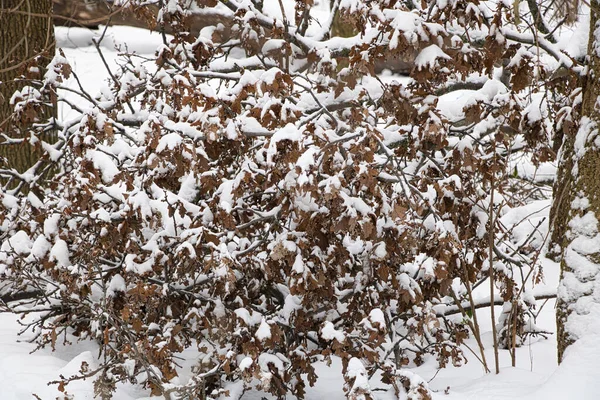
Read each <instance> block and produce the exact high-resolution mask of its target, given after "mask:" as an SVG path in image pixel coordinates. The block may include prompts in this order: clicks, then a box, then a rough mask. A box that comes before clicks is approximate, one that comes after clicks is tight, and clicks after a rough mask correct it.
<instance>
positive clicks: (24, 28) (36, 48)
mask: <svg viewBox="0 0 600 400" xmlns="http://www.w3.org/2000/svg"><path fill="white" fill-rule="evenodd" d="M51 7H52V2H51V0H0V27H2V28H1V29H0V133H2V134H3V135H6V137H9V138H11V139H25V140H23V141H22V142H21V143H19V144H11V145H7V144H6V137H0V157H2V158H3V159H4V161H5V163H6V164H5V165H6V166H8V167H9V168H11V169H16V170H17V171H18V172H24V171H26V170H28V169H29V168H30V167H31V166H32V165H34V163H36V162H37V161H38V160H39V158H40V155H41V152H40V151H36V150H35V147H34V146H32V145H31V143H30V140H31V137H30V133H29V131H25V130H24V129H23V130H22V129H20V127H19V126H20V124H18V123H17V122H16V121H15V120H14V119H13V118H12V114H13V109H14V106H13V105H11V104H10V99H11V97H12V96H13V94H14V93H15V91H17V90H22V89H23V88H24V87H25V86H35V83H34V81H36V80H37V81H39V79H41V78H42V77H43V74H44V69H43V67H44V66H45V65H47V62H48V61H49V58H51V57H52V56H53V55H54V45H55V42H54V28H53V25H52V19H51V15H50V13H51ZM38 86H39V85H38ZM44 100H45V101H49V99H44ZM54 113H55V107H52V106H49V105H43V106H41V107H40V109H39V110H36V115H35V117H32V118H33V121H29V122H34V123H35V122H42V121H43V120H45V119H47V118H49V117H52V116H53V115H54ZM42 139H43V140H51V138H49V137H48V136H46V137H44V138H42ZM34 142H35V141H34ZM32 143H33V142H32ZM37 148H38V149H39V145H37ZM0 165H1V163H0Z"/></svg>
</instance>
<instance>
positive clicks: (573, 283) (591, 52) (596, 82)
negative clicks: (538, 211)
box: [554, 0, 600, 362]
mask: <svg viewBox="0 0 600 400" xmlns="http://www.w3.org/2000/svg"><path fill="white" fill-rule="evenodd" d="M590 8H591V14H592V15H591V21H590V39H589V44H588V56H589V74H588V76H587V79H586V80H585V81H584V83H583V104H582V120H581V126H580V128H579V131H578V132H577V135H576V137H575V138H572V139H567V140H566V142H567V143H566V146H565V148H564V149H563V152H565V154H564V156H563V162H562V163H561V168H562V170H561V171H560V174H559V180H558V184H563V185H564V187H563V188H558V191H557V193H559V194H558V197H556V198H555V199H554V202H555V204H556V207H555V215H556V218H555V232H559V234H560V235H561V236H562V238H561V239H559V238H557V239H556V242H557V243H558V244H559V245H561V247H562V251H561V253H562V257H561V281H560V286H559V290H558V300H557V308H556V322H557V328H558V332H557V340H558V360H559V362H560V361H562V360H563V356H564V353H565V350H566V348H567V347H568V346H569V345H571V344H573V343H574V342H576V341H577V340H579V339H581V338H582V337H584V336H586V335H589V334H592V333H593V332H594V330H596V329H598V328H599V327H600V321H598V319H599V317H598V315H600V285H599V284H598V283H600V232H599V223H598V220H599V219H600V179H599V178H598V177H599V176H600V146H598V140H599V139H598V138H599V136H598V134H599V128H600V109H599V108H598V107H599V106H598V103H597V101H598V99H599V96H600V43H599V42H598V39H596V38H598V37H600V36H599V34H600V24H599V23H598V16H597V11H595V10H597V9H598V1H597V0H594V1H592V6H591V7H590ZM564 191H568V192H570V193H565V194H564V195H562V196H561V195H560V193H561V192H564ZM560 197H562V200H561V199H560Z"/></svg>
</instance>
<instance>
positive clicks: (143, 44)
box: [0, 27, 600, 400]
mask: <svg viewBox="0 0 600 400" xmlns="http://www.w3.org/2000/svg"><path fill="white" fill-rule="evenodd" d="M96 35H98V32H96V31H89V30H84V29H66V28H57V43H58V46H59V47H62V48H63V49H64V52H65V55H66V57H67V58H68V59H69V61H70V62H71V65H72V67H73V69H74V71H75V72H76V73H77V75H78V76H79V78H80V79H81V81H82V83H83V84H84V86H85V87H86V89H87V90H88V92H90V93H96V92H99V91H101V90H103V88H104V87H106V79H107V76H108V74H107V72H106V69H105V67H104V65H103V62H102V60H101V59H100V57H99V56H98V53H97V51H96V49H95V48H94V47H93V45H92V40H91V39H92V37H94V36H96ZM161 42H162V39H161V37H160V36H159V35H158V34H154V35H149V34H148V32H147V31H142V30H139V29H135V28H127V27H115V28H110V29H108V31H107V35H106V37H105V39H104V41H103V42H102V45H101V47H102V50H103V53H104V56H105V57H106V59H107V61H108V63H109V64H111V65H115V60H116V59H117V56H118V53H119V51H118V50H116V49H115V46H116V47H120V48H121V49H122V50H125V48H127V50H128V51H135V52H138V53H139V54H141V55H144V54H146V55H150V54H153V53H154V49H155V48H156V47H157V46H158V45H160V43H161ZM70 84H75V83H74V82H71V83H70ZM74 99H75V98H74ZM76 101H80V100H76ZM70 113H72V111H71V110H69V109H67V108H63V109H62V110H61V111H60V116H61V117H62V118H69V115H70ZM519 168H521V167H519ZM544 168H545V169H544V170H543V171H542V172H541V173H542V174H543V175H548V174H552V173H553V170H552V168H551V167H548V166H545V167H544ZM527 173H530V172H527ZM524 174H525V173H524ZM533 176H535V173H534V174H533ZM511 212H512V213H513V214H511V215H505V216H504V217H503V218H504V219H505V220H506V222H507V223H510V220H511V219H512V220H519V219H522V218H523V217H527V218H529V219H530V220H531V224H532V226H533V225H537V222H538V221H539V220H541V219H542V218H543V217H547V214H548V212H549V201H548V200H545V201H539V202H535V203H532V204H529V205H526V206H524V207H523V208H522V209H515V210H512V211H511ZM528 232H529V231H527V230H525V231H523V232H520V231H518V230H516V231H515V235H527V234H528ZM543 269H544V274H545V282H544V283H543V284H540V285H538V286H537V287H535V288H534V289H533V291H534V293H549V292H554V291H555V290H556V287H557V284H558V274H559V267H558V265H557V264H555V263H553V262H552V261H550V260H547V259H544V260H543ZM480 295H481V296H482V297H483V296H485V293H481V294H480ZM542 305H543V306H542ZM538 310H539V315H538V317H537V320H536V325H537V326H539V327H540V328H542V329H543V330H545V331H550V332H555V330H556V329H555V328H556V324H555V319H554V300H549V301H547V302H546V303H545V304H543V302H540V303H539V307H538ZM500 311H501V307H497V308H496V315H499V314H500ZM478 317H479V320H480V321H481V327H482V330H483V332H486V333H485V334H484V335H483V339H484V345H485V347H486V358H487V360H488V362H490V360H493V349H492V336H491V329H490V327H491V323H490V318H489V310H487V311H486V310H483V311H482V310H478ZM20 330H21V325H20V324H19V318H18V316H16V315H12V314H8V313H0V400H25V399H27V400H29V399H32V398H38V399H43V400H46V399H56V398H60V399H62V398H63V397H60V396H64V394H61V393H60V392H59V391H58V387H57V385H56V384H54V385H48V383H49V382H51V381H54V380H57V379H59V377H60V376H61V375H62V376H65V377H68V376H70V375H73V374H75V373H76V372H77V371H79V369H80V367H81V363H82V362H83V361H85V362H87V363H88V364H89V365H90V367H93V365H94V364H95V363H96V357H97V355H98V348H97V346H96V345H95V344H93V343H91V342H75V343H73V344H72V345H67V346H63V345H58V346H57V348H56V349H55V350H54V351H52V350H51V349H42V350H39V351H36V352H33V350H34V349H35V345H34V344H31V343H29V342H28V341H27V339H28V338H30V337H31V336H30V334H28V333H26V334H24V335H22V336H18V335H17V334H18V332H19V331H20ZM71 339H72V338H71ZM587 340H588V342H589V341H590V340H591V339H589V338H588V339H587ZM59 341H60V340H59ZM588 342H586V343H577V344H576V345H574V346H572V347H571V348H570V349H569V350H568V354H567V356H566V360H565V362H564V363H563V365H561V366H560V367H558V366H557V362H556V339H555V335H550V336H549V337H548V338H547V339H545V338H541V337H540V338H537V339H531V340H530V341H529V342H528V343H526V344H525V345H524V346H522V347H520V348H519V349H517V353H516V367H511V358H510V355H509V353H508V351H504V350H503V351H501V353H500V365H501V372H500V374H499V375H495V374H489V373H488V374H486V373H485V371H484V369H483V368H482V366H481V364H480V363H479V362H478V361H477V359H476V358H475V357H474V356H473V355H472V354H471V353H470V352H469V350H468V349H467V348H465V350H464V352H465V356H466V357H467V359H468V363H467V364H466V365H464V366H462V367H460V368H455V367H452V366H449V367H447V368H445V369H441V370H438V369H437V362H436V361H435V359H427V360H426V362H425V363H424V364H423V365H421V366H419V367H414V368H412V371H413V372H415V373H417V374H418V375H420V376H421V377H423V378H424V379H425V380H427V381H429V385H430V387H431V388H432V389H433V390H434V391H435V393H434V399H435V400H441V399H447V400H467V399H473V400H488V399H489V400H501V399H531V400H534V399H536V400H537V399H539V400H569V399H577V400H587V399H589V400H593V399H600V344H598V343H600V336H599V337H598V340H597V341H596V343H591V344H593V345H590V343H588ZM467 345H468V346H469V347H470V348H471V349H474V350H475V349H476V348H477V346H476V344H475V341H474V340H473V339H470V340H469V341H467ZM475 351H476V350H475ZM197 356H198V355H197V354H196V353H194V352H193V351H186V352H185V353H184V354H182V359H183V361H182V363H183V365H186V364H190V365H191V364H192V363H193V362H194V361H195V358H196V357H197ZM317 372H318V374H319V381H318V383H317V386H315V387H313V388H309V389H308V390H307V398H308V399H323V398H325V399H327V400H337V399H340V400H342V399H344V398H345V396H344V393H343V390H342V385H343V379H342V375H341V362H339V360H334V362H333V363H332V364H331V366H329V367H328V366H326V365H324V364H323V365H318V366H317ZM180 379H181V380H185V374H183V375H182V376H181V378H180ZM371 386H372V387H373V388H382V389H383V388H384V385H383V384H381V383H379V382H378V381H377V378H376V377H375V378H374V379H373V380H372V381H371ZM232 389H234V388H232ZM66 390H67V392H68V394H69V395H72V396H73V397H72V398H73V399H76V400H79V399H93V398H94V395H93V382H92V380H91V379H88V380H85V381H83V380H82V381H75V382H72V383H70V384H69V385H68V386H67V387H66ZM231 393H232V394H234V393H235V390H232V391H231ZM374 393H375V394H376V396H378V398H380V399H390V398H391V395H390V392H389V391H375V392H374ZM148 396H149V391H147V390H143V389H140V388H138V387H134V386H131V385H121V386H119V388H118V391H117V393H116V395H115V397H114V398H115V400H130V399H149V398H150V397H148ZM263 396H264V394H259V393H246V394H245V395H244V397H243V398H244V399H261V398H262V397H263Z"/></svg>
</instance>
